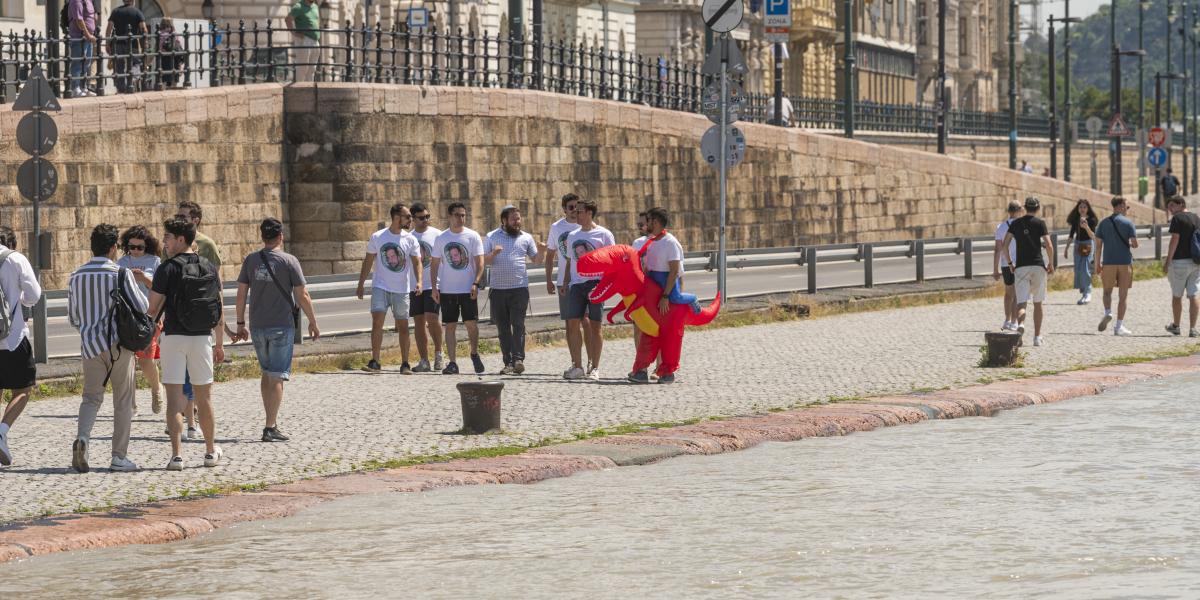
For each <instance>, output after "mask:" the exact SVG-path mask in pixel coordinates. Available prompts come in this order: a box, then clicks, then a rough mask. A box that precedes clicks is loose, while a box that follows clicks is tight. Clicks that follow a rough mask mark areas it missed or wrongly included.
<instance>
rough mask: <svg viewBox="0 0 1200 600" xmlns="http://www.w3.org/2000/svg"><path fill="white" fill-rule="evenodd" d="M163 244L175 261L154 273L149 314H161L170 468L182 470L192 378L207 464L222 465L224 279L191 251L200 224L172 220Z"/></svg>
mask: <svg viewBox="0 0 1200 600" xmlns="http://www.w3.org/2000/svg"><path fill="white" fill-rule="evenodd" d="M163 229H164V233H163V240H162V241H163V246H164V247H166V251H167V254H170V255H171V256H172V258H171V259H170V260H168V261H165V262H163V264H162V265H161V266H159V268H158V270H157V271H155V272H154V280H153V283H152V284H151V286H150V314H151V315H152V316H154V317H156V318H157V317H158V316H160V315H161V316H162V318H163V333H162V338H161V339H160V340H159V349H160V351H161V353H162V380H163V384H164V385H166V388H167V431H168V432H169V433H170V436H171V460H170V462H168V463H167V470H169V471H180V470H182V469H183V466H184V463H183V453H182V449H183V446H182V444H183V421H182V420H181V419H180V415H181V414H183V412H184V410H185V409H186V408H187V407H188V404H187V399H186V398H185V397H184V395H183V382H184V380H185V378H186V377H189V376H190V377H191V381H192V387H193V389H194V390H195V394H196V400H195V405H196V408H197V409H198V411H199V413H200V428H201V429H202V430H203V434H204V466H206V467H215V466H217V465H218V464H220V460H221V448H220V447H219V446H217V445H216V417H215V415H214V413H213V405H212V383H213V364H214V363H220V362H222V361H224V360H225V341H224V336H225V320H224V318H223V315H224V313H223V307H222V301H221V277H220V275H219V272H218V271H217V267H216V266H215V265H213V264H212V263H211V262H209V260H208V259H206V258H204V257H203V256H200V255H198V254H196V253H195V252H193V251H192V244H193V243H194V242H195V241H196V226H195V225H194V224H193V223H192V222H191V221H189V220H185V219H181V218H179V217H175V218H172V219H170V220H168V221H167V222H166V223H164V224H163Z"/></svg>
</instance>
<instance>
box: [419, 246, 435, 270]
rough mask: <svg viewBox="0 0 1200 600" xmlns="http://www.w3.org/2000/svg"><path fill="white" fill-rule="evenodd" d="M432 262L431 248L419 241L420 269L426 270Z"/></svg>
mask: <svg viewBox="0 0 1200 600" xmlns="http://www.w3.org/2000/svg"><path fill="white" fill-rule="evenodd" d="M431 262H433V246H430V245H429V244H426V243H425V242H424V240H422V241H421V268H423V269H428V268H429V263H431Z"/></svg>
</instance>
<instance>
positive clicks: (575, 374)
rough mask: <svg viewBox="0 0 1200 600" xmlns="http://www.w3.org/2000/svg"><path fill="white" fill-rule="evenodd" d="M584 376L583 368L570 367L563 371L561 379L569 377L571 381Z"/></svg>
mask: <svg viewBox="0 0 1200 600" xmlns="http://www.w3.org/2000/svg"><path fill="white" fill-rule="evenodd" d="M584 377H587V373H584V372H583V369H582V368H580V367H571V368H570V369H567V372H566V373H563V379H569V380H571V381H575V380H578V379H583V378H584Z"/></svg>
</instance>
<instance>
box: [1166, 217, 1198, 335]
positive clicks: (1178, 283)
mask: <svg viewBox="0 0 1200 600" xmlns="http://www.w3.org/2000/svg"><path fill="white" fill-rule="evenodd" d="M1167 212H1168V213H1170V215H1171V226H1170V228H1169V231H1170V232H1171V246H1170V248H1169V249H1168V251H1167V258H1166V260H1165V261H1164V262H1163V270H1164V271H1166V272H1167V281H1169V282H1170V283H1171V318H1172V321H1171V324H1170V325H1167V331H1168V332H1170V333H1171V334H1172V335H1179V334H1180V333H1182V330H1181V329H1180V320H1181V319H1182V318H1183V296H1184V294H1186V295H1187V297H1188V323H1189V325H1188V336H1189V337H1200V330H1197V329H1196V316H1197V314H1200V297H1197V296H1198V294H1200V235H1197V232H1198V231H1200V217H1197V216H1196V213H1193V212H1191V211H1189V210H1188V209H1187V200H1184V199H1183V197H1182V196H1175V197H1174V198H1171V199H1170V200H1167Z"/></svg>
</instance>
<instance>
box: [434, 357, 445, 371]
mask: <svg viewBox="0 0 1200 600" xmlns="http://www.w3.org/2000/svg"><path fill="white" fill-rule="evenodd" d="M444 368H446V363H445V362H443V360H442V353H441V352H438V353H437V354H436V355H434V357H433V370H434V372H436V373H441V372H442V369H444Z"/></svg>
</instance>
